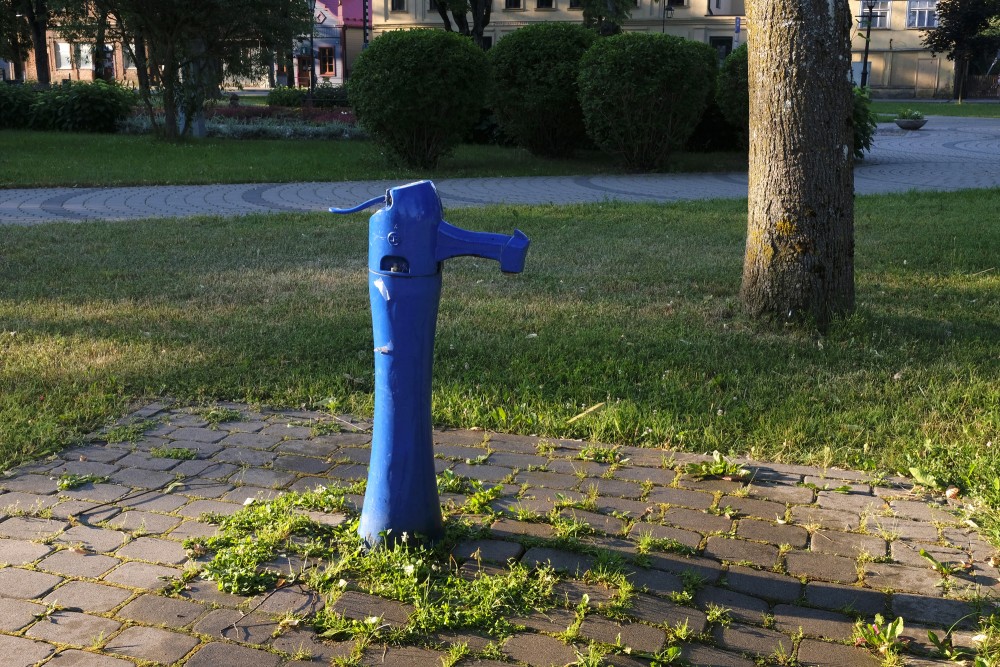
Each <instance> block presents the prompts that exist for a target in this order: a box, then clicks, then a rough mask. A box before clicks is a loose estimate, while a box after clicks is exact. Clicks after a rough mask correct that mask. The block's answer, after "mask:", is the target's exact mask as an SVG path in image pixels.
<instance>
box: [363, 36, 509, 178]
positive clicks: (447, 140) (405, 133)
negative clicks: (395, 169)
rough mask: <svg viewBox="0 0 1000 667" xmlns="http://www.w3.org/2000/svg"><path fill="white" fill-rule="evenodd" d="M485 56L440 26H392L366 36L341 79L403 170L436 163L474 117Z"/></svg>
mask: <svg viewBox="0 0 1000 667" xmlns="http://www.w3.org/2000/svg"><path fill="white" fill-rule="evenodd" d="M489 83H490V69H489V63H488V61H487V60H486V54H485V53H484V52H483V50H482V49H480V48H479V47H478V46H476V45H475V44H473V42H472V40H471V39H469V38H468V37H463V36H462V35H459V34H457V33H454V32H446V31H444V30H420V29H417V30H396V31H393V32H387V33H383V34H382V35H380V36H379V37H377V38H375V39H374V40H372V42H371V44H369V46H368V48H367V49H365V50H364V51H362V52H361V54H360V55H359V56H358V58H357V60H355V61H354V72H353V74H352V75H351V79H350V82H349V83H348V84H347V92H348V98H349V100H350V102H351V106H353V107H354V113H355V115H356V116H357V119H358V122H359V123H360V124H361V126H362V127H364V128H365V130H366V131H367V132H368V134H369V135H370V136H371V137H372V138H373V139H374V140H375V141H376V142H378V143H379V144H380V145H381V146H383V147H384V148H385V149H386V150H387V151H388V152H390V153H391V154H393V155H395V156H396V157H398V158H399V159H400V161H401V162H402V163H403V164H405V165H407V166H410V167H417V168H422V169H429V168H433V167H435V166H437V163H438V160H440V158H441V157H442V156H444V155H446V154H447V153H448V152H449V151H450V150H451V149H452V148H454V146H455V145H457V144H458V143H459V142H460V141H461V140H462V139H463V137H465V136H466V135H467V134H468V133H469V131H470V130H471V129H472V127H473V125H475V123H476V122H477V121H478V120H479V115H480V111H481V109H482V107H483V102H484V99H485V95H486V92H487V88H488V86H489Z"/></svg>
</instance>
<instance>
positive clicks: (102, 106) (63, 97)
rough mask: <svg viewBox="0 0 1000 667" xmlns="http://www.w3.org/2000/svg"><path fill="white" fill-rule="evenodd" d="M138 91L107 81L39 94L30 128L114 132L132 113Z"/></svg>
mask: <svg viewBox="0 0 1000 667" xmlns="http://www.w3.org/2000/svg"><path fill="white" fill-rule="evenodd" d="M135 103H136V95H135V91H132V90H129V89H127V88H124V87H122V86H120V85H117V84H112V83H107V82H105V81H94V82H93V83H84V82H80V81H76V82H72V83H68V84H63V85H61V86H57V87H54V88H49V89H48V90H43V91H40V92H39V93H38V95H37V96H36V97H35V99H34V101H33V102H32V103H31V108H30V110H29V114H30V120H29V124H30V127H31V128H32V129H36V130H58V131H62V132H114V131H115V130H116V129H117V127H118V124H119V123H120V122H121V121H123V120H125V118H127V117H128V115H129V114H130V113H131V111H132V108H133V107H134V106H135Z"/></svg>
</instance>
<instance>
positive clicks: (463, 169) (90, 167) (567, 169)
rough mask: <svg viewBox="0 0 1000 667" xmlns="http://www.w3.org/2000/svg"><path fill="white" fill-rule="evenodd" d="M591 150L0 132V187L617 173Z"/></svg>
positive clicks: (738, 158)
mask: <svg viewBox="0 0 1000 667" xmlns="http://www.w3.org/2000/svg"><path fill="white" fill-rule="evenodd" d="M745 169H746V155H745V154H744V155H741V154H738V153H690V154H683V153H682V154H678V155H676V156H675V158H674V160H673V162H672V165H671V170H672V171H681V172H694V171H740V170H745ZM620 171H621V168H620V166H619V165H618V164H617V163H616V162H615V161H614V160H612V159H611V158H609V157H608V156H606V155H604V154H603V153H599V152H597V151H591V152H587V153H582V154H581V157H579V158H576V159H568V160H549V159H542V158H537V157H534V156H532V155H531V154H529V153H528V152H527V151H524V150H521V149H517V148H501V147H497V146H476V145H464V146H459V147H458V149H457V150H456V151H455V153H454V155H452V156H451V157H448V158H445V159H444V160H442V161H441V164H440V165H439V167H438V168H437V169H435V170H434V171H433V173H431V172H424V171H419V170H414V169H406V168H402V167H398V166H395V165H393V164H391V163H390V162H389V161H388V160H386V159H385V158H384V157H383V156H382V155H381V154H380V153H379V150H378V148H377V147H376V146H375V145H374V144H372V143H370V142H367V141H276V140H260V141H250V140H244V141H240V140H232V139H230V140H227V139H206V140H202V141H193V140H192V141H185V142H180V143H168V142H164V141H159V140H157V139H154V138H153V137H149V136H125V135H101V134H66V133H59V132H30V131H14V130H4V131H0V187H4V188H14V187H46V186H52V187H55V186H123V185H149V184H161V185H175V184H206V183H288V182H295V181H350V180H368V179H397V180H398V179H401V178H426V177H430V176H433V177H434V178H437V179H441V178H452V177H461V176H487V177H490V176H492V177H500V176H553V175H576V174H598V173H619V172H620Z"/></svg>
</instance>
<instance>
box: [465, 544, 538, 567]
mask: <svg viewBox="0 0 1000 667" xmlns="http://www.w3.org/2000/svg"><path fill="white" fill-rule="evenodd" d="M523 553H524V547H522V546H521V545H520V544H518V543H517V542H507V541H504V540H471V541H469V542H462V543H461V544H458V545H457V546H456V547H455V548H454V549H452V552H451V555H452V556H454V557H455V558H457V559H459V560H465V559H469V558H471V559H473V560H484V561H488V562H491V563H506V562H507V561H509V560H517V559H519V558H520V557H521V555H522V554H523Z"/></svg>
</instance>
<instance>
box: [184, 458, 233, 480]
mask: <svg viewBox="0 0 1000 667" xmlns="http://www.w3.org/2000/svg"><path fill="white" fill-rule="evenodd" d="M239 470H241V468H240V466H237V465H233V464H232V463H222V462H221V461H212V460H204V459H196V460H191V461H184V462H183V463H180V464H179V465H178V466H177V467H176V468H174V469H173V470H172V471H171V472H173V473H174V474H175V475H181V476H183V477H199V478H202V479H227V478H229V477H230V476H232V475H233V473H235V472H237V471H239Z"/></svg>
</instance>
